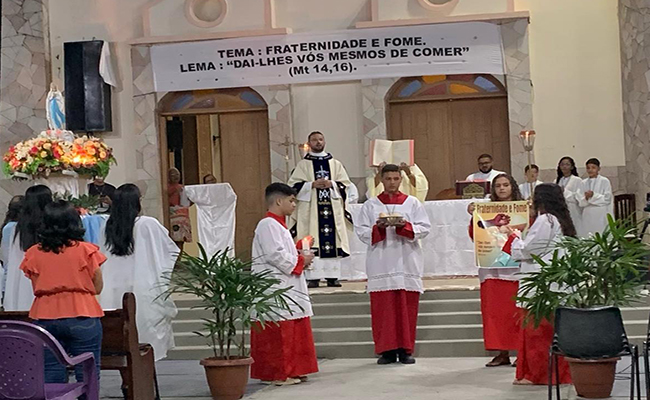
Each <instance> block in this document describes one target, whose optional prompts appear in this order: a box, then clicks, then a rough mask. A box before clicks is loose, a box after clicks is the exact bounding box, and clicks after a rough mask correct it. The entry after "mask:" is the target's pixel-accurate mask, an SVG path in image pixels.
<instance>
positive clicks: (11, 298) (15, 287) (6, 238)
mask: <svg viewBox="0 0 650 400" xmlns="http://www.w3.org/2000/svg"><path fill="white" fill-rule="evenodd" d="M15 232H16V223H15V222H10V223H9V224H7V226H5V228H4V229H3V230H2V242H3V245H2V261H3V264H4V268H5V295H4V300H3V304H2V306H3V307H4V309H5V311H29V309H30V308H32V303H33V302H34V289H33V288H32V282H31V281H30V280H29V279H28V278H27V277H26V276H25V274H24V273H23V271H21V270H20V264H21V263H22V262H23V258H24V257H25V252H24V251H23V249H21V248H20V238H19V237H14V235H15Z"/></svg>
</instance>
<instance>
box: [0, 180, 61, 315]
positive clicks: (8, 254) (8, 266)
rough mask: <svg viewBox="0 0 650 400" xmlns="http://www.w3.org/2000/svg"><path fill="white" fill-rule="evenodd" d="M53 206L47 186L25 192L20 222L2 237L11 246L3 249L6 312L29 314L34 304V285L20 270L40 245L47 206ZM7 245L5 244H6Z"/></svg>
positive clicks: (5, 230) (36, 186) (9, 225)
mask: <svg viewBox="0 0 650 400" xmlns="http://www.w3.org/2000/svg"><path fill="white" fill-rule="evenodd" d="M51 202H52V191H51V190H50V188H48V187H47V186H45V185H35V186H32V187H30V188H29V189H27V191H26V192H25V200H24V204H23V207H22V210H21V212H20V216H19V217H18V222H17V223H16V224H15V225H13V224H8V225H7V226H6V227H5V228H4V229H3V231H2V236H3V237H6V239H7V240H9V242H5V243H8V245H7V244H5V245H4V246H3V251H2V252H3V255H2V257H3V262H4V265H5V273H6V281H5V296H4V300H3V307H4V309H5V311H29V309H30V308H31V307H32V303H33V302H34V290H33V288H32V282H31V281H30V280H29V279H28V278H27V277H26V276H25V274H24V273H23V271H21V270H20V264H21V263H22V262H23V258H24V257H25V251H27V249H29V248H30V247H32V246H33V245H35V244H37V243H38V240H39V238H38V235H39V232H40V230H41V228H42V224H43V215H44V210H45V206H46V205H48V204H50V203H51ZM3 241H4V240H3Z"/></svg>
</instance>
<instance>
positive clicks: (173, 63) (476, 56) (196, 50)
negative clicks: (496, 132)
mask: <svg viewBox="0 0 650 400" xmlns="http://www.w3.org/2000/svg"><path fill="white" fill-rule="evenodd" d="M151 61H152V65H153V72H154V82H155V88H156V91H158V92H163V91H180V90H192V89H210V88H226V87H240V86H265V85H277V84H289V83H305V82H328V81H345V80H358V79H369V78H390V77H404V76H417V75H439V74H465V73H487V74H504V65H503V50H502V45H501V35H500V32H499V26H497V25H494V24H490V23H483V22H467V23H457V24H438V25H417V26H407V27H388V28H373V29H354V30H353V29H351V30H347V31H337V32H326V33H299V34H290V35H277V36H258V37H246V38H236V39H221V40H210V41H200V42H185V43H174V44H161V45H155V46H153V47H152V49H151Z"/></svg>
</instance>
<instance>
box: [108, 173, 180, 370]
mask: <svg viewBox="0 0 650 400" xmlns="http://www.w3.org/2000/svg"><path fill="white" fill-rule="evenodd" d="M139 213H140V191H139V190H138V188H137V187H136V186H135V185H133V184H125V185H122V186H120V187H119V188H118V189H117V190H116V191H115V195H114V197H113V205H112V206H111V216H110V217H109V219H108V221H106V223H105V224H104V226H103V227H102V230H101V234H100V249H101V252H102V253H103V254H104V255H105V256H106V257H107V260H106V262H105V263H104V264H103V265H102V274H103V276H104V289H103V290H102V293H101V294H100V295H99V303H100V305H101V306H102V308H103V309H105V310H109V309H119V308H122V296H123V295H124V293H126V292H132V293H133V294H134V295H135V299H136V325H137V327H138V335H139V339H140V343H149V344H150V345H151V346H152V347H153V349H154V357H155V359H156V360H160V359H162V358H165V357H166V356H167V351H168V350H169V349H171V348H173V347H174V333H173V331H172V319H173V318H174V317H175V316H176V314H177V310H176V306H175V305H174V302H173V301H172V299H171V298H165V297H164V296H162V294H163V293H164V292H165V290H166V289H167V287H168V286H167V284H168V282H167V281H166V279H164V278H163V276H168V274H171V272H172V271H173V269H174V264H175V263H176V259H177V258H178V255H179V253H180V250H179V248H178V247H177V246H176V244H175V243H174V241H173V240H172V239H171V238H170V237H169V232H168V231H167V229H166V228H165V227H164V226H162V225H161V224H160V222H158V220H156V219H155V218H151V217H145V216H139ZM125 231H128V232H129V233H130V235H124V234H123V233H124V232H125ZM125 236H127V239H126V240H120V238H123V237H125Z"/></svg>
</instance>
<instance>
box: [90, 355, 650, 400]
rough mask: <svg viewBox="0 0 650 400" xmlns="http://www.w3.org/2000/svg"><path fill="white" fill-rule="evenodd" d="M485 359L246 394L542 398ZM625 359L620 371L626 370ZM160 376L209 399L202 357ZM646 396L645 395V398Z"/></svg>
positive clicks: (356, 371)
mask: <svg viewBox="0 0 650 400" xmlns="http://www.w3.org/2000/svg"><path fill="white" fill-rule="evenodd" d="M486 361H487V359H483V358H420V359H418V360H417V363H416V364H415V365H409V366H405V365H389V366H378V365H377V364H376V363H375V360H374V359H356V360H351V359H340V360H321V362H320V364H319V366H320V372H319V373H318V374H314V375H312V376H311V377H310V380H309V381H308V382H306V383H302V384H300V385H296V386H289V387H270V386H265V385H262V384H260V383H259V382H258V381H251V382H249V385H248V390H247V394H246V396H245V397H244V398H246V399H251V400H261V399H263V400H294V399H295V400H307V399H314V400H321V399H323V400H327V399H336V400H345V399H350V400H352V399H355V400H356V399H373V400H383V399H386V400H388V399H390V400H402V399H404V400H405V399H409V400H411V399H412V400H418V399H423V400H424V399H427V400H431V399H436V400H478V399H490V400H520V399H525V400H538V399H539V400H543V399H546V387H545V386H533V387H522V386H514V385H512V380H513V379H514V373H515V370H514V368H512V367H499V368H485V367H483V364H485V362H486ZM627 365H628V363H627V362H626V361H625V360H623V361H621V362H620V363H619V365H618V367H617V371H620V372H626V373H627V374H629V370H626V366H627ZM157 368H158V380H159V384H160V391H161V395H162V397H163V398H165V399H190V398H191V399H192V400H197V399H201V400H203V399H206V400H207V399H209V398H210V392H209V390H208V387H207V384H206V381H205V376H204V374H203V369H202V367H201V366H200V365H199V363H198V361H161V362H159V363H158V366H157ZM628 377H629V375H626V374H625V373H621V374H618V375H617V381H616V383H615V386H614V395H615V396H616V397H615V398H616V399H624V398H629V397H627V396H628V393H629V386H628V385H629V379H628ZM101 386H102V397H104V398H108V397H111V398H116V397H120V396H121V393H120V389H119V388H120V378H119V375H117V374H114V373H110V372H107V373H104V374H103V375H102V384H101ZM562 396H563V397H562V398H563V399H576V395H575V392H574V391H573V389H572V387H570V386H565V387H563V388H562ZM644 397H645V396H644Z"/></svg>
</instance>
